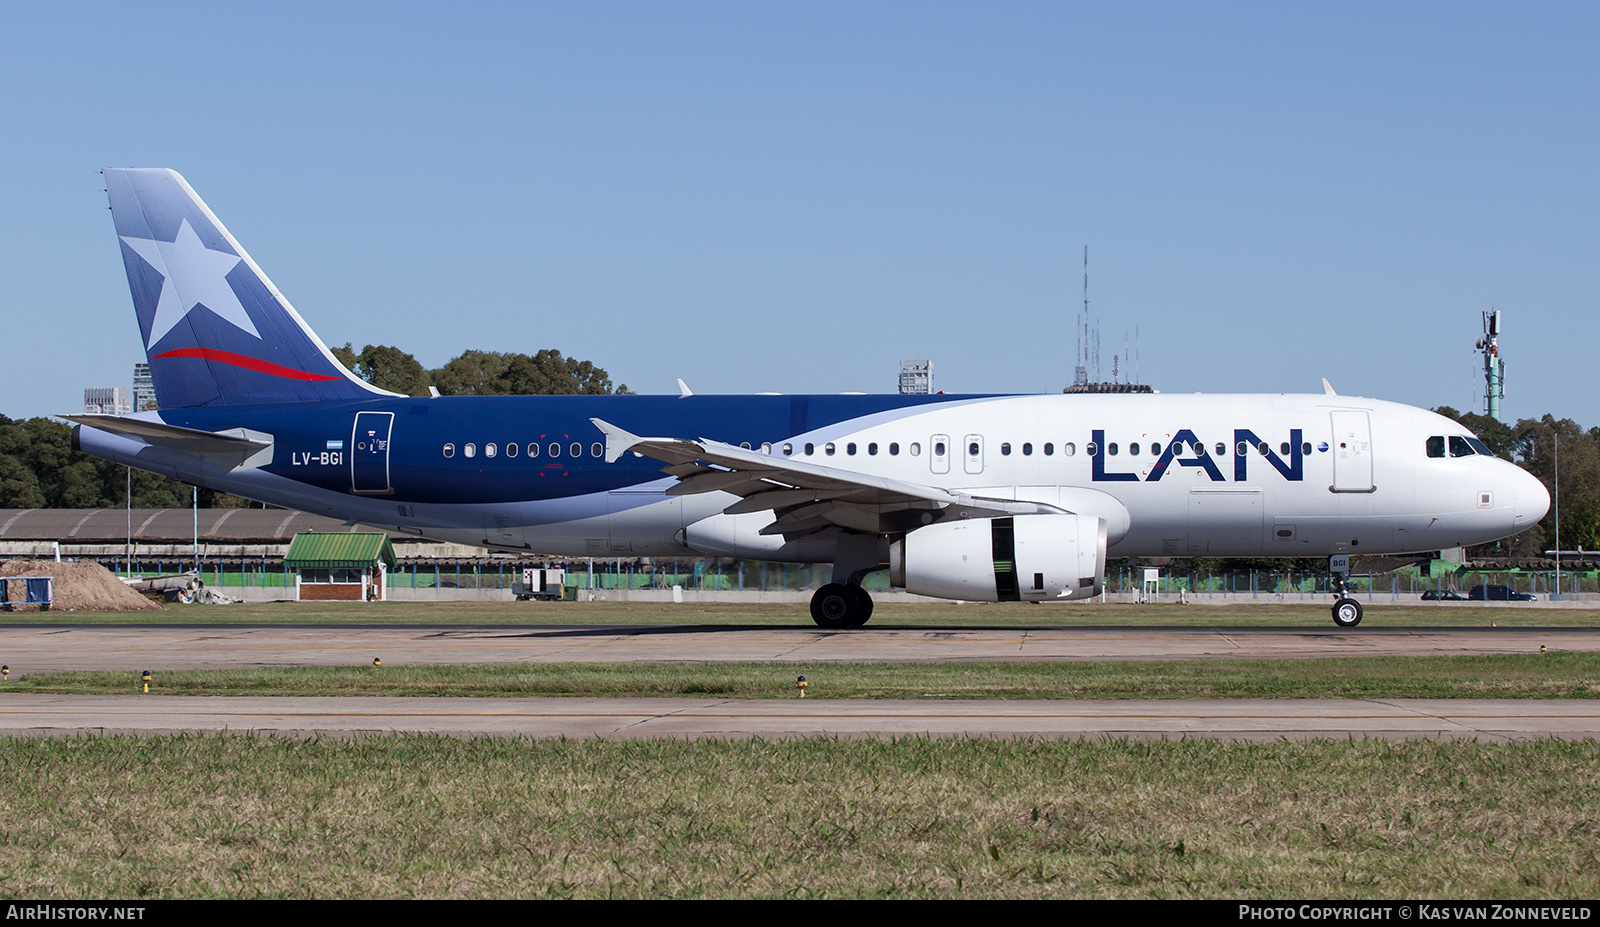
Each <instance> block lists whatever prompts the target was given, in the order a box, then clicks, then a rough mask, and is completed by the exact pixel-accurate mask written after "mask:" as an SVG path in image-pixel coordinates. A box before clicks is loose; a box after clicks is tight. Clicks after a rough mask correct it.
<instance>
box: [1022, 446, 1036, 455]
mask: <svg viewBox="0 0 1600 927" xmlns="http://www.w3.org/2000/svg"><path fill="white" fill-rule="evenodd" d="M1032 453H1033V445H1031V444H1024V445H1022V456H1024V457H1027V456H1028V455H1029V454H1032Z"/></svg>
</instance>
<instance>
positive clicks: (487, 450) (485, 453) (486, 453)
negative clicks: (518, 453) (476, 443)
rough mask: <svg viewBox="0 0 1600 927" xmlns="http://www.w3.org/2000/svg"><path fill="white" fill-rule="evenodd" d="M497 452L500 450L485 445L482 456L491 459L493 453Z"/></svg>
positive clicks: (490, 445)
mask: <svg viewBox="0 0 1600 927" xmlns="http://www.w3.org/2000/svg"><path fill="white" fill-rule="evenodd" d="M498 450H500V449H499V448H498V447H495V446H494V445H493V444H485V445H484V446H483V456H485V457H493V456H494V455H495V452H497V451H498Z"/></svg>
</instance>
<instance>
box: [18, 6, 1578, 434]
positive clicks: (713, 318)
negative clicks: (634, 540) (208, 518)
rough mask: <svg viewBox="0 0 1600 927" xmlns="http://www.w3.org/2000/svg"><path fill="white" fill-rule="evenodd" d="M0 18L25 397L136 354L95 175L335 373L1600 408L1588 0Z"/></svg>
mask: <svg viewBox="0 0 1600 927" xmlns="http://www.w3.org/2000/svg"><path fill="white" fill-rule="evenodd" d="M234 9H235V8H234V7H232V6H229V5H218V4H214V3H208V4H162V3H153V4H139V5H133V4H66V3H63V4H21V3H13V4H7V5H5V6H4V7H0V88H3V89H0V103H3V109H0V114H3V123H0V125H3V129H0V132H3V134H0V138H3V139H4V145H3V146H0V165H3V166H4V167H5V176H6V177H7V178H8V181H7V183H6V184H5V186H4V190H3V204H4V210H3V214H0V215H3V219H0V300H3V301H4V302H3V304H4V306H5V319H6V321H7V331H8V334H9V335H10V346H11V350H10V351H8V352H7V360H8V362H7V364H6V365H5V366H4V368H3V372H0V378H3V380H0V382H3V384H4V402H3V403H0V412H3V413H4V414H7V415H10V416H13V417H20V416H31V415H40V414H47V413H56V412H70V411H74V410H76V409H78V408H81V404H82V390H83V387H85V386H91V385H93V386H113V385H126V384H127V380H128V371H129V369H130V368H131V365H132V364H133V362H134V361H136V360H142V359H143V357H142V354H141V352H140V341H139V336H138V332H137V328H136V325H135V322H134V316H133V312H132V308H131V303H130V300H129V296H128V293H127V289H126V282H125V280H124V278H123V273H122V265H121V261H120V260H119V258H118V250H117V245H116V240H115V237H114V235H113V232H112V227H111V222H110V218H109V215H108V213H107V211H106V200H105V195H104V193H103V185H102V183H101V181H100V177H99V175H98V173H97V172H98V170H99V169H100V168H101V167H105V166H133V167H171V168H174V169H176V170H177V171H179V172H180V173H182V174H183V175H184V176H185V177H186V178H187V179H188V180H189V182H190V183H191V184H192V185H193V186H194V187H195V189H196V190H197V191H199V193H200V195H201V196H202V197H204V198H205V199H206V201H207V203H208V204H209V205H210V206H211V208H212V209H213V210H214V211H215V212H216V213H217V214H218V215H219V216H220V217H221V218H222V220H223V221H224V222H225V223H226V224H227V225H228V227H229V229H230V230H231V231H232V232H233V233H234V235H235V236H236V237H238V238H239V240H240V241H241V242H242V243H243V244H244V246H245V247H246V248H247V249H248V250H249V251H250V253H251V256H252V257H254V258H255V259H256V261H257V262H258V263H259V264H260V265H261V266H262V267H263V268H264V269H265V270H266V272H267V273H268V275H269V276H271V277H272V279H273V281H274V282H275V283H276V284H277V285H278V287H279V289H280V290H282V291H283V292H284V294H285V295H286V296H287V297H288V298H289V300H290V301H291V302H293V303H294V305H295V307H296V308H297V309H298V310H299V311H300V313H301V315H303V316H304V317H305V318H306V319H307V321H308V322H310V324H311V325H312V327H313V328H315V329H316V330H317V332H318V333H319V334H320V335H321V336H322V337H323V339H324V340H325V341H327V342H328V343H330V344H334V345H339V344H343V343H345V342H346V341H349V342H351V343H353V344H354V345H355V346H356V347H357V348H359V347H360V346H361V345H363V344H366V343H384V344H394V345H397V346H399V347H401V348H403V349H405V350H408V351H411V352H412V353H414V354H415V355H416V356H417V357H418V359H420V360H421V361H422V362H423V363H424V364H426V365H428V366H437V365H440V364H442V363H444V362H445V361H446V360H448V359H449V358H451V357H453V356H454V355H456V354H458V353H460V352H461V351H463V350H466V349H469V348H478V349H485V350H515V351H526V352H529V353H531V352H533V351H536V350H538V349H541V348H556V349H559V350H561V351H562V352H564V353H566V354H569V355H573V356H577V357H580V358H586V359H590V360H593V361H595V362H596V363H597V364H599V365H600V366H602V367H604V368H606V369H607V370H608V371H609V372H610V373H611V375H612V377H613V379H614V380H616V381H619V382H624V383H627V384H628V385H629V386H630V387H631V388H633V389H634V390H635V391H639V392H673V391H675V389H676V387H675V384H674V378H675V377H683V378H684V379H685V380H687V381H688V382H689V384H690V385H691V386H692V387H693V388H694V389H695V390H696V391H697V392H705V393H740V392H755V391H763V390H775V391H781V392H838V391H847V390H861V391H868V392H889V391H892V390H893V389H894V384H895V377H896V374H897V373H898V368H899V361H900V360H902V359H909V358H931V359H932V360H933V362H934V371H935V385H936V387H938V388H941V389H945V390H948V391H951V392H1046V391H1054V390H1059V389H1060V388H1061V387H1062V386H1064V385H1065V384H1066V383H1067V382H1069V381H1070V378H1071V371H1072V365H1073V359H1074V354H1075V351H1076V346H1077V342H1076V339H1075V337H1074V327H1073V323H1074V320H1075V318H1076V315H1077V312H1078V310H1079V309H1080V308H1081V302H1082V270H1081V261H1082V251H1083V247H1084V245H1085V244H1087V245H1088V246H1089V248H1090V261H1091V267H1090V274H1091V281H1090V286H1091V299H1092V305H1093V308H1094V309H1095V311H1096V313H1097V314H1098V316H1099V318H1100V325H1101V345H1102V346H1101V354H1102V369H1103V371H1104V373H1106V374H1107V375H1109V373H1110V367H1111V355H1112V354H1113V353H1119V354H1120V353H1122V350H1123V340H1124V333H1126V334H1127V337H1129V338H1130V339H1131V338H1132V336H1133V332H1134V331H1135V329H1136V328H1137V330H1138V336H1139V337H1138V341H1139V370H1140V373H1141V374H1142V378H1143V379H1144V380H1145V381H1147V382H1150V383H1152V384H1153V385H1155V386H1156V387H1157V388H1159V389H1161V390H1163V391H1166V392H1191V391H1205V392H1283V391H1288V392H1306V391H1318V390H1320V382H1319V378H1320V377H1327V378H1328V379H1330V380H1331V381H1332V382H1333V384H1334V386H1335V387H1336V388H1338V389H1339V390H1340V391H1341V392H1346V393H1354V394H1360V395H1367V396H1376V397H1380V398H1384V399H1393V400H1397V401H1401V402H1407V403H1411V404H1414V405H1420V406H1435V405H1440V404H1449V405H1453V406H1456V407H1458V408H1463V409H1470V408H1477V407H1479V406H1481V373H1480V370H1479V363H1480V362H1479V360H1478V359H1477V357H1476V355H1475V353H1474V351H1473V341H1474V339H1475V338H1476V337H1477V336H1478V334H1479V326H1480V318H1479V316H1480V313H1481V312H1482V311H1484V310H1487V309H1489V308H1491V306H1493V307H1497V308H1499V309H1501V310H1502V311H1503V312H1504V315H1505V329H1506V335H1505V337H1504V339H1503V341H1502V349H1503V353H1504V355H1505V357H1506V360H1507V366H1508V375H1507V382H1508V395H1507V398H1506V401H1505V415H1506V416H1507V417H1508V418H1510V419H1513V420H1514V419H1516V418H1519V417H1523V416H1532V415H1539V414H1543V413H1545V412H1553V413H1555V414H1557V415H1561V416H1566V417H1571V418H1574V419H1576V420H1577V421H1579V422H1580V423H1582V424H1583V425H1585V426H1592V425H1600V390H1596V389H1594V388H1593V387H1592V385H1591V382H1590V379H1589V374H1590V369H1591V366H1592V364H1591V359H1590V358H1591V355H1592V354H1593V353H1594V352H1595V350H1596V345H1597V343H1600V338H1597V336H1600V321H1597V314H1596V312H1595V297H1596V294H1597V293H1600V258H1597V253H1600V220H1597V217H1600V106H1597V103H1596V100H1597V97H1596V91H1597V90H1600V56H1596V55H1595V54H1594V48H1595V46H1596V44H1597V40H1600V6H1597V5H1595V4H1570V3H1539V4H1474V3H1459V2H1455V3H1411V4H1404V3H1402V4H1392V3H1386V4H1379V3H1262V4H1256V3H1217V4H1200V3H1095V4H1072V3H1052V4H1030V3H1009V4H977V3H967V4H942V3H930V2H916V3H870V4H863V3H841V4H834V3H821V2H811V3H803V4H785V3H759V4H751V3H725V4H724V3H679V4H669V3H587V4H576V3H571V4H566V3H563V4H536V3H513V4H495V3H474V4H463V5H452V6H448V7H447V6H445V5H442V4H439V5H434V4H400V3H374V4H351V3H346V4H337V3H336V4H293V3H274V4H255V5H249V6H245V5H238V10H239V11H237V12H235V11H233V10H234Z"/></svg>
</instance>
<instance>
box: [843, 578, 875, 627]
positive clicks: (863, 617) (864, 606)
mask: <svg viewBox="0 0 1600 927" xmlns="http://www.w3.org/2000/svg"><path fill="white" fill-rule="evenodd" d="M845 588H846V589H848V590H850V595H851V597H852V598H853V599H854V600H855V602H854V608H853V609H852V612H851V615H850V618H849V621H848V623H849V625H850V627H852V628H859V627H861V626H862V625H864V624H866V623H867V619H868V618H871V617H872V596H871V595H869V594H867V590H865V589H863V588H861V587H860V586H846V587H845Z"/></svg>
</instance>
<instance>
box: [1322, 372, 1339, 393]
mask: <svg viewBox="0 0 1600 927" xmlns="http://www.w3.org/2000/svg"><path fill="white" fill-rule="evenodd" d="M1322 393H1323V395H1325V396H1337V395H1339V394H1338V393H1336V392H1334V391H1333V384H1332V383H1329V382H1328V378H1327V377H1323V378H1322Z"/></svg>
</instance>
